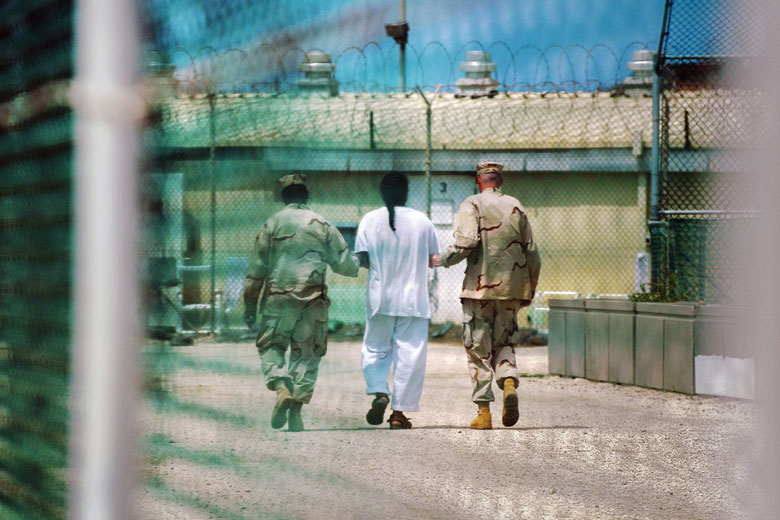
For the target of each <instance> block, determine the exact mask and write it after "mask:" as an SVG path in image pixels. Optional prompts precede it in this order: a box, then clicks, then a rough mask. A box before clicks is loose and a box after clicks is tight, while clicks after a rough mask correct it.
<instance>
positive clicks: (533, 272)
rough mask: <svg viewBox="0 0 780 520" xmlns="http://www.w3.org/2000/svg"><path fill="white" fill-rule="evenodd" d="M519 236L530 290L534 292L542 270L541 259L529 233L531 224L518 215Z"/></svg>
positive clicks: (523, 215) (524, 216) (531, 233)
mask: <svg viewBox="0 0 780 520" xmlns="http://www.w3.org/2000/svg"><path fill="white" fill-rule="evenodd" d="M519 229H520V236H521V239H520V240H522V242H523V253H525V259H526V262H527V265H528V277H529V278H530V279H531V290H532V291H533V292H536V285H537V284H538V283H539V273H540V272H541V270H542V257H541V256H540V255H539V249H538V248H537V247H536V242H535V241H534V235H533V232H532V231H531V224H530V223H529V222H528V217H527V216H526V215H525V214H522V215H520V222H519Z"/></svg>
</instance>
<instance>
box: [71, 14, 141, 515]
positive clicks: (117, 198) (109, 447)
mask: <svg viewBox="0 0 780 520" xmlns="http://www.w3.org/2000/svg"><path fill="white" fill-rule="evenodd" d="M76 9H77V12H78V21H77V29H76V32H77V51H76V52H77V65H76V66H77V75H76V80H75V81H74V85H73V90H72V98H73V104H74V106H75V109H76V116H77V121H76V132H75V135H76V151H75V153H76V166H75V168H76V186H75V192H76V200H75V237H76V238H75V248H76V255H75V268H76V272H75V283H74V285H75V294H74V305H73V308H74V312H75V316H74V331H73V337H72V343H71V345H72V347H71V348H72V353H73V358H72V379H71V396H70V412H71V419H70V421H71V428H70V432H69V437H70V468H69V482H70V485H69V497H68V502H69V503H68V517H69V518H83V519H87V520H99V519H103V518H112V519H118V520H122V519H125V518H129V517H130V516H131V514H130V513H131V501H132V488H133V473H134V471H133V467H134V465H135V462H136V461H135V457H134V451H135V450H134V446H135V443H136V440H135V431H136V428H135V424H134V420H135V409H136V400H137V398H138V384H137V383H138V381H137V374H138V367H137V357H138V342H139V335H140V326H139V325H140V324H139V321H138V308H139V288H138V279H137V269H138V247H137V246H138V225H137V221H138V207H137V202H136V193H137V184H136V180H137V176H138V164H137V156H138V123H139V116H141V115H142V114H143V111H144V106H143V102H142V100H141V96H140V93H139V91H138V90H137V86H136V85H137V75H138V61H139V60H138V58H139V56H138V49H139V38H138V30H137V19H136V18H137V12H136V2H132V1H128V0H80V1H79V2H78V5H77V8H76Z"/></svg>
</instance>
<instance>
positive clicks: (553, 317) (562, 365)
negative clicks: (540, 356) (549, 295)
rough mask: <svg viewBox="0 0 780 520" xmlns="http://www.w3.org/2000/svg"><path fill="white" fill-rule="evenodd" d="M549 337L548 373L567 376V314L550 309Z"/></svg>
mask: <svg viewBox="0 0 780 520" xmlns="http://www.w3.org/2000/svg"><path fill="white" fill-rule="evenodd" d="M547 319H548V330H549V335H548V339H547V359H548V365H549V368H548V371H549V372H550V373H551V374H557V375H565V374H566V313H565V312H563V311H558V310H553V309H550V313H549V316H548V318H547Z"/></svg>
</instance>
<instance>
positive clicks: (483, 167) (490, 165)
mask: <svg viewBox="0 0 780 520" xmlns="http://www.w3.org/2000/svg"><path fill="white" fill-rule="evenodd" d="M503 171H504V165H503V164H501V163H497V162H493V161H485V162H481V163H479V164H477V175H481V174H483V173H502V172H503Z"/></svg>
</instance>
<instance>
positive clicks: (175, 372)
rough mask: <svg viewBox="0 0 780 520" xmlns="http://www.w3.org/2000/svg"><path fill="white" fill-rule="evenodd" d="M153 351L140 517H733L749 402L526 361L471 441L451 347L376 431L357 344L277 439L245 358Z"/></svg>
mask: <svg viewBox="0 0 780 520" xmlns="http://www.w3.org/2000/svg"><path fill="white" fill-rule="evenodd" d="M164 352H169V353H172V355H171V357H170V359H165V361H166V363H167V366H168V367H169V368H168V370H170V373H169V374H168V376H167V377H166V378H165V379H164V380H163V383H162V387H163V389H165V390H167V391H168V392H169V393H167V394H163V395H164V396H165V399H163V400H162V401H155V402H152V401H147V404H146V406H145V409H144V413H143V421H142V430H143V434H144V437H145V439H146V444H145V449H144V457H143V461H142V467H141V471H140V475H141V478H142V481H143V484H142V485H141V486H139V491H138V496H137V500H136V513H137V516H138V518H161V519H164V518H182V519H188V520H194V519H200V518H203V519H206V518H229V519H244V518H246V519H255V518H306V519H308V518H311V519H320V518H334V519H342V518H344V519H349V518H355V519H358V518H361V519H362V518H371V519H383V518H388V519H391V518H394V519H395V518H441V519H468V520H477V519H490V520H494V519H502V518H507V519H510V518H511V519H515V518H534V519H537V518H591V519H592V518H605V519H607V518H641V519H654V518H657V519H669V518H680V519H683V518H684V519H708V520H710V519H714V518H723V519H735V518H746V517H747V512H746V511H747V506H746V505H745V504H747V503H749V501H750V499H751V494H750V492H749V489H748V488H747V485H746V484H745V481H746V476H747V475H748V474H749V472H750V471H751V465H750V461H749V460H748V454H749V453H750V446H751V445H752V442H753V440H752V439H753V428H754V423H755V416H756V410H755V405H754V404H753V403H751V402H747V401H738V400H730V399H722V398H711V397H700V396H693V397H691V396H684V395H679V394H672V393H664V392H659V391H654V390H648V389H642V388H637V387H627V386H618V385H613V384H608V383H594V382H590V381H587V380H582V379H567V378H559V377H555V376H547V375H546V372H547V357H546V348H545V347H538V348H523V349H518V362H519V370H520V372H521V373H523V374H526V377H522V378H521V381H520V385H519V389H518V390H519V394H520V403H521V416H520V422H519V423H518V424H517V425H516V426H515V427H512V428H503V427H501V425H500V403H499V404H498V405H494V407H493V410H494V427H495V428H496V429H494V430H491V431H472V430H469V429H468V424H469V422H470V420H471V419H472V417H473V415H474V413H475V412H476V406H474V405H473V404H472V403H471V402H470V382H469V374H468V371H467V368H466V361H465V354H464V353H463V350H462V347H459V346H452V345H441V344H438V345H434V344H432V345H431V346H430V351H429V356H428V369H427V374H426V382H425V390H424V392H423V399H422V402H421V407H422V411H421V412H419V413H416V414H410V417H411V419H412V422H413V423H414V428H413V429H412V430H406V431H390V430H389V429H387V425H386V424H385V425H383V426H381V427H373V426H369V425H368V424H366V422H365V419H364V416H365V413H366V411H367V408H368V405H369V402H370V398H369V397H367V396H365V395H364V388H365V387H364V382H363V378H362V374H361V372H360V344H359V343H332V344H331V345H330V346H329V350H328V355H327V356H326V358H325V360H324V361H323V363H322V365H321V369H320V379H319V382H318V385H317V390H316V393H315V396H314V399H313V401H312V403H311V405H310V406H306V407H304V422H305V425H306V431H304V432H301V433H289V432H287V431H284V430H281V431H276V430H272V429H271V428H270V425H269V416H270V411H271V407H272V406H273V400H274V394H273V393H271V392H270V391H268V390H266V389H265V386H264V384H263V380H262V375H261V374H260V371H259V367H260V362H259V359H258V357H257V354H256V352H255V350H254V346H253V345H252V344H200V345H196V346H194V347H178V348H171V347H166V350H164ZM158 361H159V358H158ZM496 393H497V395H500V394H499V393H498V390H497V389H496ZM154 403H156V405H154Z"/></svg>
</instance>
